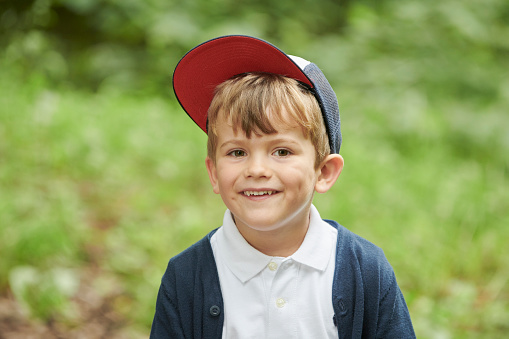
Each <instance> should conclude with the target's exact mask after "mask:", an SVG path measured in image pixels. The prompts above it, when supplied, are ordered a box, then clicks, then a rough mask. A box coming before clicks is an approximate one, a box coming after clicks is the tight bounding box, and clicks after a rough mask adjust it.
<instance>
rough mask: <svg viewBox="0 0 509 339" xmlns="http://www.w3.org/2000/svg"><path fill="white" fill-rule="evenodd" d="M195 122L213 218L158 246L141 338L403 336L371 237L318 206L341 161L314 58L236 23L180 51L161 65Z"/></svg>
mask: <svg viewBox="0 0 509 339" xmlns="http://www.w3.org/2000/svg"><path fill="white" fill-rule="evenodd" d="M173 87H174V90H175V94H176V96H177V98H178V100H179V102H180V104H181V105H182V107H183V108H184V110H185V111H186V112H187V114H188V115H189V116H190V117H191V118H192V119H193V120H194V121H195V122H196V123H197V124H198V125H199V126H200V127H201V128H202V129H203V130H204V131H205V132H206V133H207V134H208V156H207V158H206V160H205V162H206V167H207V171H208V174H209V178H210V182H211V184H212V188H213V190H214V192H215V193H217V194H220V195H221V198H222V199H223V201H224V203H225V205H226V207H227V211H226V213H225V215H224V220H223V225H222V227H220V228H218V229H216V230H214V231H212V232H210V233H209V234H208V235H207V236H206V237H205V238H204V239H202V240H200V241H199V242H197V243H196V244H194V245H193V246H191V247H190V248H188V249H187V250H185V251H184V252H182V253H180V254H179V255H177V256H176V257H174V258H172V259H171V260H170V262H169V264H168V268H167V270H166V273H165V274H164V276H163V278H162V283H161V287H160V290H159V294H158V298H157V305H156V313H155V317H154V321H153V324H152V331H151V335H150V337H151V338H414V337H415V335H414V331H413V328H412V324H411V321H410V316H409V313H408V309H407V306H406V304H405V301H404V298H403V295H402V294H401V291H400V289H399V287H398V284H397V282H396V278H395V275H394V272H393V270H392V268H391V266H390V265H389V263H388V262H387V260H386V258H385V256H384V254H383V252H382V250H381V249H379V248H378V247H376V246H374V245H373V244H371V243H369V242H368V241H366V240H364V239H362V238H360V237H359V236H357V235H355V234H353V233H351V232H350V231H348V230H347V229H345V228H344V227H342V226H341V225H339V224H338V223H336V222H335V221H328V220H327V221H325V220H322V219H321V218H320V215H319V213H318V211H317V210H316V208H315V207H314V206H313V205H312V200H313V195H314V192H315V191H316V192H319V193H324V192H326V191H328V190H329V189H330V188H331V187H332V186H333V184H334V183H335V182H336V180H337V178H338V176H339V174H340V173H341V170H342V168H343V158H342V157H341V156H340V155H339V149H340V145H341V132H340V120H339V109H338V104H337V99H336V96H335V94H334V91H333V90H332V88H331V86H330V85H329V83H328V82H327V80H326V78H325V76H324V75H323V73H322V72H321V71H320V70H319V69H318V67H317V66H316V65H314V64H312V63H310V62H308V61H306V60H304V59H301V58H298V57H294V56H289V55H286V54H285V53H283V52H282V51H280V50H279V49H277V48H276V47H274V46H273V45H271V44H269V43H267V42H265V41H262V40H259V39H256V38H253V37H248V36H225V37H219V38H217V39H213V40H210V41H207V42H205V43H203V44H201V45H199V46H197V47H195V48H194V49H192V50H191V51H190V52H188V53H187V54H186V55H185V56H184V57H183V58H182V60H181V61H180V62H179V64H178V65H177V67H176V69H175V72H174V76H173Z"/></svg>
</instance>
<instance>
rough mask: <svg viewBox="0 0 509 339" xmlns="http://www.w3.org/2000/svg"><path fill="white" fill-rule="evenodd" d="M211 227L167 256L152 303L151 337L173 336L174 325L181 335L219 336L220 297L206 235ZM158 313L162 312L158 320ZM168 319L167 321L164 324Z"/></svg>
mask: <svg viewBox="0 0 509 339" xmlns="http://www.w3.org/2000/svg"><path fill="white" fill-rule="evenodd" d="M214 233H215V230H214V231H212V232H210V233H209V234H208V235H207V236H205V237H204V238H202V239H201V240H199V241H198V242H197V243H195V244H194V245H192V246H191V247H189V248H187V249H186V250H184V251H183V252H181V253H180V254H178V255H176V256H175V257H173V258H171V259H170V261H169V263H168V267H167V269H166V272H165V273H164V275H163V278H162V281H161V287H160V289H159V295H158V299H157V304H156V316H155V318H154V322H153V324H152V332H153V333H159V332H161V333H164V335H162V336H153V337H154V338H155V337H157V338H164V337H168V335H169V337H172V335H173V336H174V335H175V334H174V332H168V331H166V332H164V331H162V330H159V329H169V330H171V331H173V330H174V329H175V328H178V329H179V330H180V332H178V333H182V335H183V336H184V337H185V338H220V337H221V333H222V324H223V321H224V312H223V298H222V295H221V288H220V283H219V276H218V273H217V268H216V263H215V260H214V254H213V252H212V248H211V246H210V237H211V236H212V235H213V234H214ZM158 315H162V316H161V317H160V318H161V319H159V317H158ZM166 321H171V322H172V323H171V324H168V323H165V322H166Z"/></svg>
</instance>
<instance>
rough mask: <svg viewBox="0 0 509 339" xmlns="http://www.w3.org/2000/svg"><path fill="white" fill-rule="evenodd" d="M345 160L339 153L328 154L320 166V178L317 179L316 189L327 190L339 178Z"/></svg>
mask: <svg viewBox="0 0 509 339" xmlns="http://www.w3.org/2000/svg"><path fill="white" fill-rule="evenodd" d="M343 165H344V160H343V157H342V156H341V155H339V154H330V155H328V156H327V157H326V158H325V159H324V160H323V161H322V163H321V164H320V167H319V168H318V170H317V171H318V172H319V173H318V180H317V181H316V185H315V191H317V192H318V193H325V192H327V191H328V190H329V189H330V188H331V187H332V186H333V185H334V183H335V182H336V180H338V177H339V175H340V174H341V171H342V170H343Z"/></svg>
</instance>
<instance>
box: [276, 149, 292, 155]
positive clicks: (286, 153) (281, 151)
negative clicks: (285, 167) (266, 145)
mask: <svg viewBox="0 0 509 339" xmlns="http://www.w3.org/2000/svg"><path fill="white" fill-rule="evenodd" d="M274 155H276V156H278V157H287V156H289V155H290V151H289V150H287V149H278V150H277V151H275V152H274Z"/></svg>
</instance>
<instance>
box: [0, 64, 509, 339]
mask: <svg viewBox="0 0 509 339" xmlns="http://www.w3.org/2000/svg"><path fill="white" fill-rule="evenodd" d="M352 58H353V57H352ZM378 62H382V63H384V62H387V63H392V62H393V61H391V60H386V61H380V60H379V61H378ZM383 66H384V65H383V64H382V66H380V67H381V69H383V68H384V67H383ZM391 76H392V75H391ZM395 83H398V81H395ZM354 85H355V86H357V87H355V86H354V87H353V88H349V87H348V85H347V84H343V85H340V86H337V88H336V89H337V91H338V93H341V95H340V101H341V109H342V123H343V134H344V143H343V146H342V154H343V156H344V158H345V168H344V171H343V173H342V174H341V176H340V179H339V181H338V183H337V184H336V186H335V187H334V188H333V189H332V190H331V192H328V193H327V194H324V195H320V196H317V197H316V199H315V203H316V205H317V206H318V208H319V210H320V211H321V214H322V217H324V218H332V219H336V220H337V221H339V222H340V223H342V224H343V225H344V226H346V227H348V228H349V229H351V230H353V231H354V232H356V233H358V234H360V235H361V236H363V237H365V238H367V239H368V240H370V241H372V242H374V243H375V244H377V245H379V246H380V247H382V248H383V249H384V251H385V253H386V255H387V257H388V258H389V260H390V262H391V263H392V265H393V266H394V268H395V271H396V274H397V277H398V281H399V283H400V286H401V287H402V289H403V292H404V294H405V297H406V299H407V302H408V305H409V309H410V312H411V315H412V319H413V321H414V325H415V329H416V332H417V335H418V337H419V338H496V337H503V336H504V334H506V333H507V331H509V325H508V324H509V288H508V286H509V256H508V255H507V239H509V228H508V227H507V225H509V215H508V213H507V211H509V190H508V189H507V188H508V187H509V185H508V184H509V169H508V168H509V163H508V160H507V154H509V140H508V137H507V136H508V135H509V122H508V120H507V106H508V105H507V98H504V97H500V98H498V99H497V100H490V101H487V102H479V101H477V100H474V99H472V100H470V99H468V98H461V100H460V99H456V98H451V99H445V98H444V97H445V96H439V97H437V98H435V100H427V99H426V98H425V97H424V94H423V92H420V91H414V90H412V89H408V88H407V90H403V88H404V86H405V85H402V86H403V87H401V88H399V87H397V86H396V87H394V86H393V87H390V86H389V87H386V86H385V85H384V84H381V85H379V86H375V87H374V88H371V89H370V91H369V93H362V94H366V95H368V98H369V100H367V99H366V98H365V97H361V94H359V93H360V92H359V88H363V87H362V86H363V85H362V84H359V83H355V82H354ZM62 87H63V86H62ZM50 88H51V86H47V84H46V83H45V80H44V77H39V76H38V75H37V74H35V75H33V76H32V77H31V78H29V79H23V78H22V77H20V76H18V74H17V73H16V72H15V70H14V71H13V72H12V73H10V72H6V73H4V74H3V76H2V77H0V93H2V95H1V96H0V257H1V258H2V260H0V295H6V294H8V293H12V294H13V295H14V296H15V298H16V299H17V301H18V302H19V303H21V304H22V305H23V306H24V308H25V310H26V311H27V314H29V315H31V316H32V317H34V318H37V319H40V320H42V321H46V322H50V321H57V322H59V323H61V324H64V325H65V326H68V327H69V328H72V327H73V326H79V324H80V322H83V321H85V320H84V319H83V318H82V316H81V315H80V312H79V296H80V293H81V292H82V291H83V290H89V291H92V294H93V295H95V296H96V297H97V298H99V299H102V300H105V301H107V302H108V303H109V305H110V307H111V308H112V310H113V311H114V312H115V313H116V314H119V315H120V316H121V317H122V318H123V319H124V321H125V322H124V326H126V327H127V329H128V330H129V331H136V332H137V333H143V334H147V333H148V331H149V328H150V324H151V320H152V316H153V311H154V303H155V297H156V293H157V289H158V286H159V281H160V278H161V276H162V274H163V272H164V269H165V266H166V263H167V261H168V259H169V258H170V257H171V256H173V255H174V254H176V253H178V252H179V251H181V250H183V249H184V248H186V247H187V246H189V245H190V244H192V243H194V242H195V241H197V240H198V239H200V238H201V237H203V236H204V235H205V234H206V233H207V232H208V231H209V230H211V229H212V228H215V227H218V226H220V223H221V221H222V214H223V212H224V207H223V205H222V202H221V199H220V198H219V197H218V196H216V195H214V194H213V193H212V190H211V188H210V184H209V182H208V178H207V175H206V171H205V165H204V158H205V154H206V150H205V144H206V137H205V135H204V134H203V133H202V132H200V130H199V129H198V128H197V127H196V126H195V125H194V124H193V123H192V121H191V120H190V119H189V118H188V117H187V116H186V115H185V114H184V113H183V112H182V111H181V109H180V108H179V107H178V105H177V104H176V103H175V102H174V101H173V100H172V99H170V98H163V97H158V96H135V95H134V96H133V95H131V94H129V93H125V94H124V93H122V92H120V91H118V92H111V91H109V90H104V91H99V92H98V93H96V94H92V93H88V92H84V91H78V90H72V89H62V88H60V89H58V90H56V89H50ZM396 99H397V100H396Z"/></svg>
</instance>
